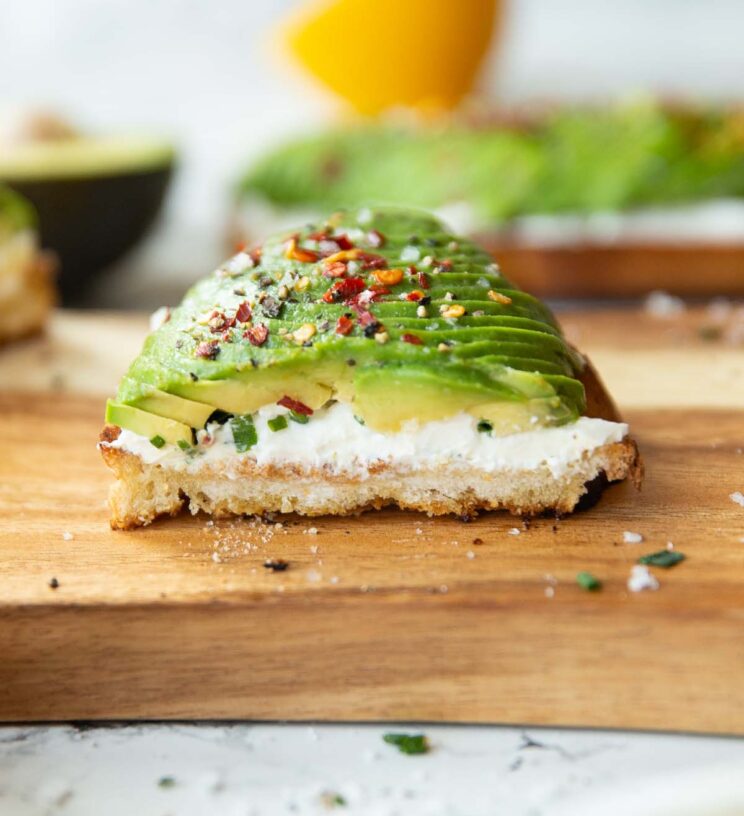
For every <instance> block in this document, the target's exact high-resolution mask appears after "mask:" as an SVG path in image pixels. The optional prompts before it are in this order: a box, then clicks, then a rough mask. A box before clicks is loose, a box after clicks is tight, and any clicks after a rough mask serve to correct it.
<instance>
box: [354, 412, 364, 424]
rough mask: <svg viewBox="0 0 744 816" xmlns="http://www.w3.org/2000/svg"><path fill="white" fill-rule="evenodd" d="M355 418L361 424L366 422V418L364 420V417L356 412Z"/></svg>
mask: <svg viewBox="0 0 744 816" xmlns="http://www.w3.org/2000/svg"><path fill="white" fill-rule="evenodd" d="M354 419H355V420H356V421H357V422H358V423H359V424H360V425H364V424H366V423H365V422H364V420H363V419H362V418H361V417H360V416H357V415H356V414H354Z"/></svg>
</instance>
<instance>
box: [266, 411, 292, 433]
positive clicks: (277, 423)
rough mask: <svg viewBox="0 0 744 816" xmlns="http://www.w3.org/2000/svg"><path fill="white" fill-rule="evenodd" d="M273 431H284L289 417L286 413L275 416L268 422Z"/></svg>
mask: <svg viewBox="0 0 744 816" xmlns="http://www.w3.org/2000/svg"><path fill="white" fill-rule="evenodd" d="M266 424H267V425H268V426H269V428H270V429H271V430H272V431H275V432H276V431H283V430H284V429H285V428H286V427H287V424H288V423H287V417H285V416H284V415H281V416H278V417H274V418H273V419H270V420H269V421H268V422H267V423H266Z"/></svg>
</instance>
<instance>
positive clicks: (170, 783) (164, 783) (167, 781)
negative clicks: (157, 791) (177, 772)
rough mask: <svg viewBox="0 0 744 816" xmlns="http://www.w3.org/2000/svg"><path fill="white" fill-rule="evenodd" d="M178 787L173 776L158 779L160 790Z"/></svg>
mask: <svg viewBox="0 0 744 816" xmlns="http://www.w3.org/2000/svg"><path fill="white" fill-rule="evenodd" d="M175 785H176V780H175V779H174V778H173V777H172V776H161V777H160V779H158V787H159V788H173V787H175Z"/></svg>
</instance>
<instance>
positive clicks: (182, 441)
mask: <svg viewBox="0 0 744 816" xmlns="http://www.w3.org/2000/svg"><path fill="white" fill-rule="evenodd" d="M178 447H179V448H180V449H181V450H182V451H187V450H191V445H189V443H188V442H187V441H186V440H185V439H179V440H178Z"/></svg>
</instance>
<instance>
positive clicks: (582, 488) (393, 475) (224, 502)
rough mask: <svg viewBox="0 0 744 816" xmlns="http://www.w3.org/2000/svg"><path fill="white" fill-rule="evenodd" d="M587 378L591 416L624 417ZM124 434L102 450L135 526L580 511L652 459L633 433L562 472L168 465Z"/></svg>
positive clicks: (112, 432) (639, 475) (118, 508)
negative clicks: (180, 520)
mask: <svg viewBox="0 0 744 816" xmlns="http://www.w3.org/2000/svg"><path fill="white" fill-rule="evenodd" d="M582 381H583V383H584V386H585V389H586V392H587V411H586V415H587V416H594V417H598V418H601V419H607V420H610V421H619V413H618V411H617V408H616V407H615V405H614V403H613V402H612V400H611V399H610V397H609V395H608V394H607V390H606V389H605V388H604V386H603V385H602V382H601V380H600V379H599V377H598V375H597V373H596V371H595V370H594V368H593V367H592V365H591V363H589V362H588V361H587V365H586V368H585V370H584V373H583V376H582ZM119 433H120V428H118V427H117V426H115V425H106V426H105V427H104V428H103V430H102V432H101V437H100V443H101V444H100V445H99V447H100V449H101V453H102V455H103V458H104V461H105V462H106V464H107V465H108V466H109V467H110V468H111V469H112V470H113V471H114V473H115V475H116V477H117V480H116V482H115V483H114V485H113V486H112V488H111V492H110V496H109V503H110V507H111V526H112V527H113V528H114V529H123V530H128V529H132V528H135V527H140V526H142V525H145V524H149V523H151V522H152V521H154V520H155V519H156V518H158V517H161V516H175V515H177V514H178V513H180V512H181V511H182V510H183V509H184V508H185V507H188V508H189V509H190V511H191V512H192V513H197V512H200V511H202V512H206V513H209V514H211V515H214V516H218V517H224V516H231V515H257V514H263V513H290V512H291V513H300V514H302V515H307V516H318V515H329V514H330V515H352V514H357V513H361V512H363V511H365V510H370V509H380V508H382V507H385V506H387V505H396V506H398V507H400V508H402V509H406V510H417V511H420V512H423V513H427V514H429V515H432V516H434V515H443V514H456V515H474V514H476V513H477V512H479V511H483V510H507V511H508V512H510V513H513V514H515V515H519V516H523V515H527V516H532V515H538V514H540V513H544V512H546V511H552V512H555V513H559V514H563V513H570V512H572V511H573V510H574V509H575V508H576V506H577V505H578V504H579V502H580V501H581V500H582V498H583V497H585V496H586V495H587V492H588V491H589V489H590V487H594V488H597V489H599V490H601V489H602V488H603V487H604V486H606V485H607V484H609V483H611V482H616V481H620V480H623V479H627V478H629V479H631V481H632V482H633V483H634V484H635V485H636V487H640V484H641V481H642V479H643V462H642V460H641V457H640V454H639V452H638V447H637V445H636V443H635V441H634V440H633V439H631V438H630V437H626V438H625V439H623V440H622V441H621V442H614V443H611V444H607V445H603V446H601V447H598V448H596V449H595V450H593V451H589V452H587V453H586V454H585V455H584V456H583V457H582V459H581V460H580V461H577V462H575V463H572V466H571V467H570V468H569V469H568V470H567V471H566V473H565V474H563V475H562V476H560V477H555V476H553V475H552V474H551V472H550V470H549V469H548V468H547V466H543V467H541V468H537V469H532V470H527V469H522V470H520V469H508V470H498V471H494V472H485V471H482V470H479V469H477V468H473V467H462V466H460V467H450V466H446V465H445V466H437V467H422V468H417V469H416V470H410V469H409V470H402V469H399V468H397V467H396V466H395V465H393V464H390V463H386V462H379V463H376V464H374V465H373V466H371V467H370V468H369V469H368V471H367V472H366V473H365V475H364V477H363V478H362V477H355V476H352V475H349V474H345V473H338V472H333V471H331V470H329V469H323V468H313V469H303V468H301V467H299V466H297V465H291V464H289V465H284V466H277V465H268V466H260V467H259V466H258V465H257V464H256V463H255V462H254V461H252V460H251V459H249V458H245V459H243V460H240V461H239V462H237V463H235V462H234V463H231V465H230V472H229V475H228V473H227V472H226V469H225V467H224V466H216V465H204V466H202V467H200V468H197V469H195V470H174V469H166V468H163V467H161V466H159V465H157V464H147V463H144V462H143V461H142V460H141V459H140V458H139V457H138V456H136V455H135V454H133V453H129V452H127V451H124V450H121V449H118V448H114V447H111V443H112V442H114V441H115V440H116V439H117V438H118V436H119Z"/></svg>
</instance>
